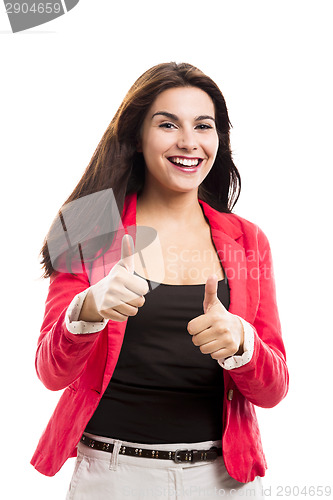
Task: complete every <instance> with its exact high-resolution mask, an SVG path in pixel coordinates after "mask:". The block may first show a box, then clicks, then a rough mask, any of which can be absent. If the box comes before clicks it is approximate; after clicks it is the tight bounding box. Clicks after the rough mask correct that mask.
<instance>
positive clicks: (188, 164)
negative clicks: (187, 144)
mask: <svg viewBox="0 0 333 500" xmlns="http://www.w3.org/2000/svg"><path fill="white" fill-rule="evenodd" d="M170 159H171V160H172V161H173V162H174V163H180V164H181V165H184V166H185V167H194V166H197V165H198V163H199V160H198V159H193V160H189V159H186V158H178V157H172V158H170Z"/></svg>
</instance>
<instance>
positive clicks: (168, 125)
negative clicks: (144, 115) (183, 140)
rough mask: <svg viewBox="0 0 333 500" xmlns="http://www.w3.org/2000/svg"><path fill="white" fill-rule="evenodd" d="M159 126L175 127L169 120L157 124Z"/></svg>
mask: <svg viewBox="0 0 333 500" xmlns="http://www.w3.org/2000/svg"><path fill="white" fill-rule="evenodd" d="M159 127H160V128H166V129H171V128H173V127H175V125H174V124H173V123H170V122H165V123H161V125H159Z"/></svg>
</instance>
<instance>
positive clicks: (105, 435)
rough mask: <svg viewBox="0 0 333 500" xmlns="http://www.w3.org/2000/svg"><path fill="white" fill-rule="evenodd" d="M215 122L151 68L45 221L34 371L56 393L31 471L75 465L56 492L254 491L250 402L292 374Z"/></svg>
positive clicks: (257, 245) (222, 112) (264, 249)
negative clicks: (42, 303) (42, 307)
mask: <svg viewBox="0 0 333 500" xmlns="http://www.w3.org/2000/svg"><path fill="white" fill-rule="evenodd" d="M229 129H230V122H229V118H228V112H227V108H226V105H225V101H224V98H223V96H222V94H221V91H220V90H219V88H218V87H217V85H216V84H215V83H214V82H213V81H212V80H211V79H210V78H209V77H207V76H206V75H204V74H203V73H202V72H201V71H200V70H198V69H197V68H195V67H193V66H191V65H189V64H175V63H167V64H160V65H157V66H155V67H153V68H151V69H150V70H148V71H147V72H145V73H144V74H143V75H142V76H141V77H140V78H139V79H138V80H137V81H136V82H135V83H134V85H133V86H132V88H131V89H130V91H129V92H128V94H127V96H126V97H125V99H124V101H123V103H122V104H121V106H120V108H119V109H118V111H117V113H116V115H115V117H114V118H113V120H112V121H111V123H110V125H109V127H108V128H107V130H106V132H105V134H104V136H103V138H102V140H101V142H100V144H99V145H98V147H97V150H96V152H95V154H94V156H93V158H92V160H91V162H90V164H89V166H88V168H87V170H86V172H85V173H84V175H83V177H82V179H81V180H80V182H79V184H78V185H77V187H76V189H75V190H74V191H73V193H72V195H71V196H70V197H69V199H68V200H67V202H66V203H65V204H64V206H63V208H62V211H61V212H60V214H59V218H57V219H56V221H55V222H54V223H53V225H52V228H51V230H50V232H49V235H48V237H47V239H46V242H45V245H44V247H43V250H42V252H43V264H44V268H45V276H46V277H50V288H49V294H48V298H47V301H46V311H45V317H44V322H43V325H42V329H41V335H40V338H39V342H38V349H37V355H36V369H37V374H38V376H39V377H40V379H41V380H42V382H43V383H44V384H45V385H46V387H48V388H49V389H51V390H59V389H64V388H66V390H65V391H64V393H63V394H62V396H61V398H60V401H59V403H58V405H57V407H56V409H55V412H54V414H53V415H52V417H51V420H50V422H49V424H48V426H47V428H46V430H45V431H44V434H43V435H42V437H41V439H40V442H39V445H38V447H37V450H36V452H35V454H34V456H33V458H32V461H31V463H32V464H33V465H34V466H35V467H36V469H37V470H39V471H40V472H42V473H43V474H46V475H50V476H51V475H54V474H55V473H56V472H57V471H58V470H59V469H60V467H61V466H62V465H63V463H64V462H65V461H66V460H67V458H68V457H70V456H77V459H76V467H75V471H74V474H73V478H72V481H71V485H70V488H69V491H68V496H67V498H68V499H73V498H74V499H90V498H94V499H95V498H109V497H110V498H113V499H118V498H121V499H123V498H124V497H126V496H131V497H132V498H156V497H161V496H162V497H165V498H168V497H172V498H183V497H186V498H187V497H191V498H193V499H196V498H202V497H203V495H204V496H205V498H218V497H221V496H225V497H228V496H230V497H233V498H237V497H238V496H239V497H243V496H244V495H252V497H255V498H261V497H262V491H261V482H260V478H261V477H262V476H264V474H265V469H266V462H265V457H264V454H263V450H262V446H261V441H260V434H259V429H258V425H257V420H256V416H255V409H254V406H255V405H257V406H261V407H273V406H275V405H276V404H277V403H279V401H280V400H281V399H283V398H284V396H285V395H286V393H287V390H288V371H287V367H286V363H285V350H284V346H283V342H282V339H281V328H280V321H279V316H278V311H277V305H276V297H275V286H274V277H273V269H272V260H271V252H270V248H269V243H268V241H267V238H266V237H265V235H264V234H263V232H262V231H261V230H260V228H258V226H256V225H255V224H253V223H251V222H249V221H247V220H245V219H243V218H241V217H239V216H237V215H235V214H233V213H232V212H231V210H232V208H233V206H234V204H235V203H236V201H237V199H238V196H239V191H240V176H239V173H238V171H237V169H236V167H235V165H234V163H233V161H232V157H231V151H230V143H229ZM105 193H111V194H112V196H111V197H109V198H110V199H111V203H109V204H108V203H106V202H105V203H104V202H103V203H100V204H98V200H101V199H102V200H104V198H103V196H104V194H105ZM88 195H89V196H88ZM97 195H98V196H99V198H96V196H97ZM113 196H114V199H115V202H116V206H117V207H118V209H119V213H120V214H121V220H118V219H117V217H116V216H115V215H114V213H115V212H116V211H115V210H114V208H115V203H112V197H113ZM96 200H97V202H96ZM83 201H84V203H83ZM80 202H82V203H80ZM73 207H75V208H76V212H75V210H74V212H73V210H72V209H73ZM87 207H88V208H87ZM96 207H97V208H96ZM105 207H107V209H105ZM71 210H72V212H71V213H72V216H71V215H70V211H71ZM73 213H74V216H73ZM109 219H110V220H111V219H112V223H111V226H110V228H109V230H108V231H106V230H105V220H109ZM59 221H60V222H59ZM82 221H84V223H82ZM78 225H79V226H80V228H79V230H78V229H77V226H78ZM149 228H150V232H149ZM112 229H114V230H112ZM75 230H76V233H75V237H74V238H71V236H72V235H73V234H74V232H75ZM62 231H63V232H62ZM147 231H148V232H147ZM64 233H65V236H66V238H65V237H64ZM78 234H79V236H78ZM73 241H76V243H78V242H83V243H78V245H77V247H75V245H74V244H73ZM69 242H70V244H69ZM66 243H68V245H69V249H68V247H67V250H66ZM55 248H56V251H54V249H55ZM125 330H126V331H125ZM184 450H185V451H184Z"/></svg>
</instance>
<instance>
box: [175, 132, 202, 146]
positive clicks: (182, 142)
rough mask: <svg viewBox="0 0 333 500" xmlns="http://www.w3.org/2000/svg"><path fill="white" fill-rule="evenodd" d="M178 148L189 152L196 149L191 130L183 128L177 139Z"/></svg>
mask: <svg viewBox="0 0 333 500" xmlns="http://www.w3.org/2000/svg"><path fill="white" fill-rule="evenodd" d="M178 147H179V148H180V149H186V150H188V151H191V150H193V149H197V148H198V144H197V139H196V135H195V131H194V130H193V129H192V128H186V129H185V128H184V129H182V130H181V131H180V134H179V137H178Z"/></svg>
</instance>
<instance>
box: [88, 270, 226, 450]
mask: <svg viewBox="0 0 333 500" xmlns="http://www.w3.org/2000/svg"><path fill="white" fill-rule="evenodd" d="M148 284H149V289H150V291H149V292H148V293H147V294H146V295H145V299H146V300H145V304H144V306H143V307H141V308H140V309H139V311H138V313H137V315H136V316H131V317H129V319H128V322H127V326H126V331H125V336H124V341H123V345H122V348H121V352H120V355H119V359H118V363H117V365H116V368H115V370H114V373H113V376H112V379H111V381H110V383H109V385H108V387H107V389H106V391H105V393H104V394H103V397H102V399H101V401H100V403H99V406H98V407H97V409H96V411H95V413H94V415H93V416H92V418H91V420H90V421H89V423H88V425H87V427H86V431H87V432H90V433H92V434H97V435H100V436H106V437H111V438H118V439H122V440H124V441H132V442H138V443H149V444H154V443H179V442H189V443H190V442H199V441H208V440H217V439H221V437H222V408H223V368H222V367H221V366H220V365H219V364H218V362H217V361H216V360H215V359H213V358H212V357H211V356H210V355H209V354H202V352H201V351H200V348H199V347H197V346H195V345H194V344H193V342H192V335H190V334H189V333H188V331H187V328H186V327H187V323H188V322H189V321H190V320H191V319H193V318H195V317H197V316H199V315H201V314H203V305H202V304H203V299H204V291H205V285H204V284H199V285H168V284H163V283H162V284H158V283H156V282H153V281H151V282H149V281H148ZM218 297H219V299H220V301H221V302H222V303H223V305H224V306H225V307H226V308H227V309H228V308H229V300H230V299H229V285H228V283H227V280H226V279H225V280H221V281H219V285H218Z"/></svg>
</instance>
